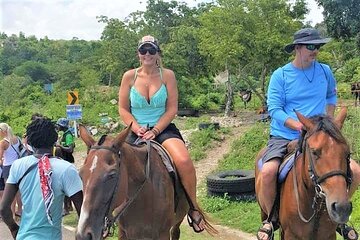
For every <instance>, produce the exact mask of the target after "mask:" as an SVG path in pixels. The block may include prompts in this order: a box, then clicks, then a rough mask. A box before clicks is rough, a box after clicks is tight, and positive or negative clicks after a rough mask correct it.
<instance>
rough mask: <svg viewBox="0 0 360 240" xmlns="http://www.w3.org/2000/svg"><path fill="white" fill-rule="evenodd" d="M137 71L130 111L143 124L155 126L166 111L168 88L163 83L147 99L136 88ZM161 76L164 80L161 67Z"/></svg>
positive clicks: (131, 93)
mask: <svg viewBox="0 0 360 240" xmlns="http://www.w3.org/2000/svg"><path fill="white" fill-rule="evenodd" d="M137 71H138V69H136V70H135V76H134V81H133V85H132V87H131V89H130V96H129V100H130V111H131V114H132V115H133V116H134V117H135V119H136V121H137V122H138V123H139V125H141V126H147V125H148V126H149V127H153V126H155V125H156V123H157V122H158V121H159V119H160V118H161V116H162V115H163V114H164V113H165V108H166V100H167V96H168V95H167V90H166V86H165V84H164V83H162V84H161V86H160V88H159V89H158V90H157V92H156V93H154V95H152V96H151V97H150V99H149V102H148V101H147V99H146V98H145V97H144V96H143V95H141V94H140V93H139V92H138V91H137V90H136V88H135V87H134V83H135V80H136V78H137ZM160 78H161V81H162V71H161V68H160Z"/></svg>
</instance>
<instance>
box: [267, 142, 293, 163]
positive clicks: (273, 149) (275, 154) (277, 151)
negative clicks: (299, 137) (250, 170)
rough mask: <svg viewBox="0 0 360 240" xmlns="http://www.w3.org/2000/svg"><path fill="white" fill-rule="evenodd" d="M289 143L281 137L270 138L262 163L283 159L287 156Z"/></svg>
mask: <svg viewBox="0 0 360 240" xmlns="http://www.w3.org/2000/svg"><path fill="white" fill-rule="evenodd" d="M290 141H291V140H289V139H285V138H282V137H274V136H270V139H269V141H268V144H267V148H266V150H265V152H264V154H263V156H262V162H263V163H266V162H268V161H270V160H271V159H273V158H280V159H283V158H284V157H285V155H286V154H287V145H288V144H289V142H290Z"/></svg>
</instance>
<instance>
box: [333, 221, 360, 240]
mask: <svg viewBox="0 0 360 240" xmlns="http://www.w3.org/2000/svg"><path fill="white" fill-rule="evenodd" d="M336 231H337V232H338V233H339V234H340V235H341V236H342V237H343V238H344V239H345V240H358V239H359V234H358V233H357V231H356V230H355V229H354V228H353V227H350V226H348V225H346V224H345V223H344V224H338V226H337V227H336ZM351 231H353V234H351V235H349V233H350V232H351Z"/></svg>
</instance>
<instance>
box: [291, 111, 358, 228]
mask: <svg viewBox="0 0 360 240" xmlns="http://www.w3.org/2000/svg"><path fill="white" fill-rule="evenodd" d="M346 112H347V109H346V108H342V109H341V111H340V113H339V114H338V115H337V117H336V119H332V118H330V117H329V116H325V115H318V116H314V117H312V118H306V117H305V116H303V115H302V114H300V113H298V112H297V113H296V114H297V116H298V119H299V121H300V122H301V123H302V124H303V126H304V130H305V131H306V134H305V136H304V139H303V143H302V150H303V151H302V153H303V157H304V166H305V168H306V167H307V168H308V169H307V171H305V170H304V172H305V175H306V174H307V177H308V180H309V181H308V183H307V184H311V185H313V187H314V188H313V189H314V190H315V198H317V199H318V200H319V199H320V201H321V200H323V199H325V203H326V209H327V212H328V214H329V217H330V218H331V220H332V221H334V222H336V223H345V222H347V221H348V219H349V216H350V214H351V211H352V205H351V202H350V200H349V194H348V190H349V186H350V182H351V171H350V147H349V145H348V143H347V141H346V139H345V138H344V136H343V135H342V133H341V128H342V126H343V123H344V121H345V118H346ZM310 179H311V180H310ZM314 202H316V201H315V200H314Z"/></svg>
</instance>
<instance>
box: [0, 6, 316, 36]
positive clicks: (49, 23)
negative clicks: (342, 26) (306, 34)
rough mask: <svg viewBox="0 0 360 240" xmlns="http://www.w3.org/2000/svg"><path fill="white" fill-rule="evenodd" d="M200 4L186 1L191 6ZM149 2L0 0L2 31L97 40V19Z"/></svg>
mask: <svg viewBox="0 0 360 240" xmlns="http://www.w3.org/2000/svg"><path fill="white" fill-rule="evenodd" d="M201 1H210V0H183V1H182V2H186V3H187V4H188V5H189V6H196V5H197V4H198V3H199V2H201ZM307 2H308V7H309V8H310V9H311V11H310V14H309V15H308V17H307V18H306V20H307V21H312V24H313V25H315V24H316V23H319V22H321V21H322V19H323V18H322V14H321V12H322V10H321V9H320V8H318V6H317V5H316V3H315V0H307ZM145 7H146V0H0V32H5V33H6V34H7V35H8V36H9V35H11V34H16V35H18V34H19V32H23V33H24V34H25V36H31V35H35V36H36V37H37V38H38V39H39V38H44V37H45V36H47V37H48V38H49V39H66V40H69V39H72V38H73V37H77V38H78V39H84V40H98V39H100V36H101V32H102V31H103V29H104V26H105V25H104V24H103V23H99V22H98V21H97V19H96V16H100V15H104V16H107V17H109V18H118V19H120V20H124V19H125V17H127V16H128V15H129V14H130V13H132V12H135V11H137V10H145Z"/></svg>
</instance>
